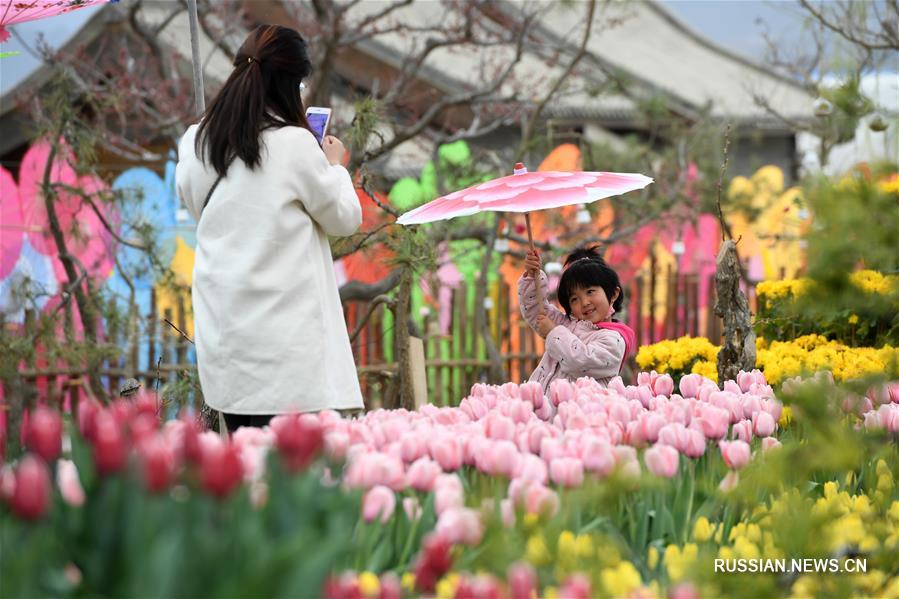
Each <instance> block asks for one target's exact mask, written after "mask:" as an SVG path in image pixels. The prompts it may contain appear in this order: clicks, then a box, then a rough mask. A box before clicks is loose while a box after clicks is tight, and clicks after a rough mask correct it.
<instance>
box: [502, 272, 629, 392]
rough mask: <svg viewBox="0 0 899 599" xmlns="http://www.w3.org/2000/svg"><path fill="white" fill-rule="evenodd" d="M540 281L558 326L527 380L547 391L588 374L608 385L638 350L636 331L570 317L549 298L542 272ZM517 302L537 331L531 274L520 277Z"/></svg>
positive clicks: (548, 309) (545, 304)
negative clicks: (555, 383) (554, 384)
mask: <svg viewBox="0 0 899 599" xmlns="http://www.w3.org/2000/svg"><path fill="white" fill-rule="evenodd" d="M539 281H540V287H541V289H542V290H543V293H542V296H543V298H544V299H543V311H544V313H545V314H546V315H547V316H548V317H549V318H550V320H552V321H553V322H554V323H556V327H555V328H554V329H553V330H551V331H550V332H549V335H547V337H546V352H545V353H544V354H543V358H542V359H541V360H540V364H538V365H537V369H536V370H534V372H533V374H531V378H529V379H528V381H529V382H537V383H540V385H541V386H542V387H543V392H544V393H548V392H549V384H550V383H551V382H553V381H554V380H556V379H568V380H570V381H576V380H577V379H579V378H581V377H583V376H589V377H592V378H594V379H596V380H597V381H599V383H600V384H601V385H604V386H605V385H608V384H609V380H611V379H612V377H615V376H618V373H619V372H620V371H621V367H622V365H623V364H624V359H625V358H626V357H627V355H628V354H629V353H632V352H633V351H634V349H635V346H636V338H635V335H634V332H633V331H632V330H631V329H630V327H628V326H627V325H624V324H620V323H604V324H603V325H600V326H601V327H602V328H597V327H596V325H594V324H593V323H592V322H589V321H587V320H576V319H573V318H569V317H568V316H566V315H565V313H564V312H562V311H561V310H559V309H558V308H556V307H555V306H553V305H552V304H550V303H549V301H547V300H546V289H547V285H546V274H545V273H543V271H541V272H540V278H539ZM518 305H519V306H520V307H521V315H522V316H523V317H524V319H525V320H526V321H527V323H528V324H529V325H530V326H531V328H532V329H534V330H535V331H536V330H537V316H538V315H539V314H540V307H539V306H538V304H537V289H536V287H535V286H534V279H532V278H531V277H526V276H522V277H521V278H520V279H518Z"/></svg>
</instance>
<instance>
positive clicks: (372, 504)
mask: <svg viewBox="0 0 899 599" xmlns="http://www.w3.org/2000/svg"><path fill="white" fill-rule="evenodd" d="M395 509H396V495H395V494H394V493H393V491H391V490H390V489H388V488H387V487H385V486H384V485H375V486H374V487H372V488H371V489H369V490H368V492H367V493H365V498H364V499H363V500H362V518H363V519H364V520H365V521H366V522H374V521H375V520H380V522H381V524H386V523H387V522H389V521H390V518H392V517H393V511H394V510H395Z"/></svg>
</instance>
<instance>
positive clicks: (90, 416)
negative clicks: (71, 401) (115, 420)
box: [78, 398, 103, 441]
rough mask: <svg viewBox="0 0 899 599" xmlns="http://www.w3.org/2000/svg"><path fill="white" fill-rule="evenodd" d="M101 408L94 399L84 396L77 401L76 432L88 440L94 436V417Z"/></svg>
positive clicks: (91, 439)
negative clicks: (84, 397)
mask: <svg viewBox="0 0 899 599" xmlns="http://www.w3.org/2000/svg"><path fill="white" fill-rule="evenodd" d="M102 409H103V406H102V405H100V402H99V401H97V400H96V399H91V398H86V399H82V400H81V401H80V402H78V432H80V433H81V436H82V437H84V438H85V439H87V440H88V441H93V438H94V417H95V416H96V415H97V413H98V412H100V411H101V410H102Z"/></svg>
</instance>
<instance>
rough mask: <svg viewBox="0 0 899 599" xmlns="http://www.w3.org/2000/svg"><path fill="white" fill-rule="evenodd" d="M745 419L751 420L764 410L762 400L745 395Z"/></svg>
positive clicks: (755, 396) (743, 400)
mask: <svg viewBox="0 0 899 599" xmlns="http://www.w3.org/2000/svg"><path fill="white" fill-rule="evenodd" d="M741 399H742V401H741V403H742V405H743V418H746V419H751V418H752V417H753V416H754V415H755V414H756V413H757V412H759V411H761V409H762V400H761V398H760V397H758V396H757V395H744V396H743V397H742V398H741Z"/></svg>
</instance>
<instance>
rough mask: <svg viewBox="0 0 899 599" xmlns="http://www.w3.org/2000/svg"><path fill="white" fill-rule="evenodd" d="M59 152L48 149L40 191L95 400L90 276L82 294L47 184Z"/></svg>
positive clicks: (98, 385) (101, 393)
mask: <svg viewBox="0 0 899 599" xmlns="http://www.w3.org/2000/svg"><path fill="white" fill-rule="evenodd" d="M58 151H59V147H58V146H57V145H56V143H55V142H54V144H53V146H52V147H51V149H50V154H49V155H48V156H47V165H46V166H45V168H44V178H43V184H42V192H43V195H44V205H45V207H46V209H47V221H48V223H49V224H50V232H51V234H52V235H53V241H54V242H55V244H56V251H57V252H58V254H59V260H60V262H62V266H63V268H64V269H65V271H66V278H68V289H69V293H71V294H73V295H74V297H75V303H76V305H77V306H78V312H79V314H80V316H81V324H82V328H83V329H84V341H85V342H86V344H87V345H88V347H90V348H91V349H90V350H88V351H86V352H85V361H86V366H87V375H88V381H87V382H88V387H89V389H90V391H91V392H92V393H93V394H94V396H95V397H98V398H105V397H106V391H105V390H104V388H103V383H102V382H101V381H100V366H101V363H102V358H98V357H97V355H98V354H97V352H96V351H92V350H96V347H97V311H96V309H95V306H94V303H93V301H94V300H93V298H92V297H90V296H91V293H90V292H91V287H90V279H89V274H88V273H87V272H86V271H85V272H84V273H83V277H84V284H85V285H86V286H87V288H88V293H85V291H84V289H83V288H82V287H81V277H80V276H79V275H78V271H77V270H76V269H75V258H74V257H73V256H72V255H71V254H70V253H69V250H68V247H67V246H66V239H65V235H64V234H63V231H62V227H61V226H60V224H59V217H58V216H57V214H56V198H57V191H56V188H55V187H54V186H53V185H52V184H51V182H50V175H51V173H52V170H53V162H54V161H55V160H56V155H57V153H58ZM82 270H83V266H82ZM65 326H66V329H67V330H66V336H67V337H70V336H71V334H72V330H71V326H70V325H69V324H68V323H66V325H65Z"/></svg>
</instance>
